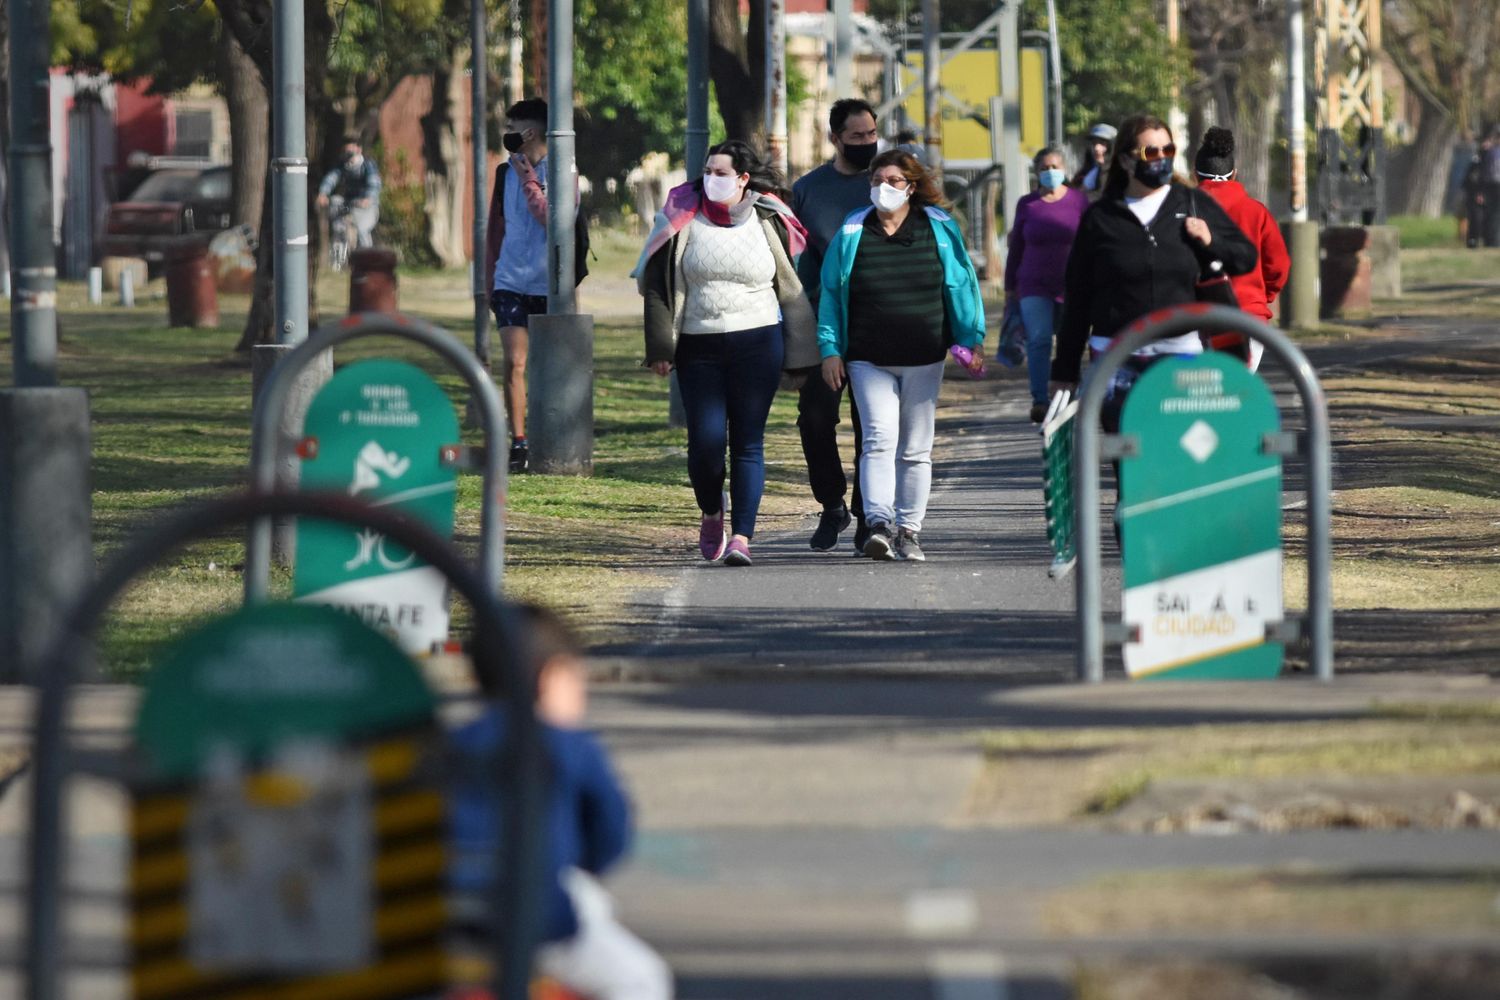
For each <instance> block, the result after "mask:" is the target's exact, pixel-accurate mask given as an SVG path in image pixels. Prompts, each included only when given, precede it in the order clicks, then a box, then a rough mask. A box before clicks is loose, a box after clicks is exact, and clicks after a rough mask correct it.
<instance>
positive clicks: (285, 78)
mask: <svg viewBox="0 0 1500 1000" xmlns="http://www.w3.org/2000/svg"><path fill="white" fill-rule="evenodd" d="M271 19H272V29H271V30H272V36H271V37H272V53H271V54H272V76H273V78H274V87H273V90H274V91H275V96H276V109H275V113H274V114H273V115H272V116H271V117H272V118H273V120H274V122H275V131H274V134H273V136H272V149H273V155H274V158H273V159H272V160H271V178H272V189H271V201H272V211H273V212H274V213H275V215H274V216H273V222H272V230H273V239H274V241H275V246H274V247H273V248H272V255H273V257H274V264H273V267H272V270H273V273H274V274H275V276H276V340H277V342H278V343H282V344H300V343H302V342H303V341H304V340H306V339H307V301H308V298H307V80H306V68H305V62H304V59H303V53H302V34H303V0H276V3H275V5H274V6H273V8H272V13H271Z"/></svg>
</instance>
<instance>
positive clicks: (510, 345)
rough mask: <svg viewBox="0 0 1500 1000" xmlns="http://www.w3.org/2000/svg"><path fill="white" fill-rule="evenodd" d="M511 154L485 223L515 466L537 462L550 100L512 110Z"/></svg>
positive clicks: (507, 138)
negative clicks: (530, 409) (530, 384)
mask: <svg viewBox="0 0 1500 1000" xmlns="http://www.w3.org/2000/svg"><path fill="white" fill-rule="evenodd" d="M500 141H501V143H502V144H503V145H504V146H505V149H506V152H508V153H509V154H510V159H509V160H507V161H506V162H505V163H502V164H500V166H499V167H497V168H496V169H495V183H494V185H493V189H492V191H491V192H490V214H489V221H488V223H487V225H486V227H485V244H486V245H485V273H486V274H488V275H490V276H491V278H490V280H491V286H490V287H491V291H490V309H491V310H492V311H493V312H494V314H495V324H496V326H498V327H499V329H500V348H501V350H502V351H503V353H504V357H505V360H504V381H503V384H502V386H501V394H502V395H503V396H504V398H505V413H506V416H507V417H508V418H509V420H510V434H511V443H510V471H511V472H525V471H526V470H527V468H528V466H529V464H530V448H529V446H528V445H527V442H526V353H527V348H528V345H529V340H528V332H527V321H528V320H529V319H530V317H532V316H535V315H538V314H545V313H546V311H547V288H548V280H547V279H548V272H547V102H546V101H544V100H541V99H540V98H530V99H527V100H524V101H517V102H516V103H515V104H513V105H511V107H510V109H509V110H507V111H506V112H505V133H504V135H502V136H501V137H500ZM573 254H574V275H573V277H574V280H575V281H582V280H583V278H584V275H586V274H587V273H588V268H587V266H586V260H587V256H588V229H587V225H586V223H585V221H584V216H583V213H582V212H579V213H578V222H577V224H576V225H575V227H574V250H573Z"/></svg>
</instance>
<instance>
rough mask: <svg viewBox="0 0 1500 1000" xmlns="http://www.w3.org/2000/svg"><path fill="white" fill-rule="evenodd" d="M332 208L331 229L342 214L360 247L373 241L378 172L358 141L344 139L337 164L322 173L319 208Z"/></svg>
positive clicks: (377, 199)
mask: <svg viewBox="0 0 1500 1000" xmlns="http://www.w3.org/2000/svg"><path fill="white" fill-rule="evenodd" d="M330 201H331V202H332V204H333V210H332V211H331V212H330V213H329V219H328V225H329V228H330V229H334V228H336V227H337V226H338V224H339V222H341V221H342V217H343V215H344V214H345V213H347V214H348V216H349V218H350V220H351V221H352V222H353V223H354V231H355V233H356V234H357V243H358V245H359V246H362V247H368V246H374V244H375V223H377V222H379V221H380V171H379V170H378V169H376V167H375V164H374V162H373V161H371V160H368V159H366V158H365V154H364V150H363V149H361V148H360V145H359V140H358V139H356V138H354V137H353V136H351V137H349V138H348V139H345V140H344V154H343V158H342V160H341V162H340V163H339V165H338V166H336V167H334V168H333V169H332V170H330V171H328V173H326V174H324V175H323V183H321V184H319V185H318V207H319V208H325V209H326V208H328V206H329V204H330Z"/></svg>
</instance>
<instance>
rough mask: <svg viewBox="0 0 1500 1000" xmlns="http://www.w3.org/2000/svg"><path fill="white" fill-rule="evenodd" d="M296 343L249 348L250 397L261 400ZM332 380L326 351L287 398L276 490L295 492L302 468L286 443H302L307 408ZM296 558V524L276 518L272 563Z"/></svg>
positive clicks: (329, 355) (280, 433)
mask: <svg viewBox="0 0 1500 1000" xmlns="http://www.w3.org/2000/svg"><path fill="white" fill-rule="evenodd" d="M295 346H296V345H294V344H256V345H255V346H254V347H253V348H251V349H250V396H251V399H255V400H258V399H260V387H261V386H262V385H264V384H265V382H266V379H267V378H269V377H270V375H271V370H272V369H273V368H275V367H276V365H277V363H278V362H279V361H280V360H281V359H282V357H283V356H285V355H286V354H289V353H291V351H292V349H293V347H295ZM331 378H333V352H332V351H324V352H323V353H322V354H320V355H318V357H317V359H316V360H314V361H313V362H312V363H311V364H309V365H308V366H307V367H306V368H304V369H302V372H301V374H300V375H298V377H297V381H296V383H295V384H294V385H293V386H292V390H291V392H290V393H288V395H287V400H286V409H285V410H284V411H283V412H282V414H281V421H280V425H279V427H278V428H277V437H278V438H280V440H281V441H282V442H283V445H282V446H281V449H280V454H279V456H278V458H277V462H276V489H277V490H278V491H281V492H294V491H295V490H296V489H297V482H298V480H299V479H300V477H301V470H302V465H301V463H300V461H299V460H298V458H297V455H296V453H295V452H293V451H292V448H291V447H290V446H289V445H288V444H286V443H285V442H293V443H295V442H296V441H299V440H301V437H302V421H303V419H304V418H305V417H306V416H307V407H308V405H309V404H310V403H311V402H312V400H313V397H314V396H316V395H317V394H318V390H319V389H321V388H323V386H324V384H325V383H327V381H328V380H329V379H331ZM296 555H297V524H296V522H295V520H293V519H292V518H277V519H276V524H275V527H274V528H273V530H272V532H271V560H272V562H274V563H275V564H276V565H278V566H290V565H292V563H293V561H294V560H295V559H296Z"/></svg>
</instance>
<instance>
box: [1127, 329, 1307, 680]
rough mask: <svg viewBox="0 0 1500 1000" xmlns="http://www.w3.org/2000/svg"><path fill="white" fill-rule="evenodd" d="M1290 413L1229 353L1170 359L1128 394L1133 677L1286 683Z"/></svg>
mask: <svg viewBox="0 0 1500 1000" xmlns="http://www.w3.org/2000/svg"><path fill="white" fill-rule="evenodd" d="M1280 426H1281V417H1280V414H1279V412H1278V411H1277V408H1276V401H1275V399H1274V398H1273V397H1272V396H1271V391H1270V389H1268V388H1267V387H1266V384H1265V382H1263V381H1262V380H1261V379H1260V377H1259V376H1257V375H1256V374H1255V373H1254V372H1252V371H1250V370H1249V369H1248V368H1246V367H1245V365H1244V364H1243V363H1242V362H1240V361H1238V360H1236V359H1234V358H1232V357H1230V356H1229V355H1227V354H1221V353H1207V354H1203V355H1199V356H1198V357H1195V358H1173V359H1169V360H1166V361H1161V362H1158V363H1157V364H1155V365H1153V366H1151V367H1150V368H1149V369H1147V370H1146V372H1145V373H1144V374H1143V375H1141V377H1140V379H1139V380H1138V381H1137V382H1136V383H1135V385H1134V387H1132V389H1131V391H1130V395H1129V396H1127V397H1126V400H1125V406H1124V409H1123V412H1122V413H1121V417H1120V432H1121V433H1122V434H1124V435H1129V436H1133V437H1134V438H1135V439H1136V440H1137V442H1138V444H1139V454H1138V455H1134V456H1132V457H1129V458H1126V459H1123V460H1122V461H1121V462H1120V500H1119V507H1118V511H1117V517H1118V518H1119V524H1120V532H1121V560H1122V562H1123V564H1124V588H1125V594H1124V600H1123V602H1122V607H1123V618H1124V622H1125V624H1126V626H1127V627H1130V628H1131V629H1133V630H1135V632H1136V634H1135V636H1134V639H1135V641H1132V642H1127V643H1126V644H1125V647H1124V660H1125V669H1126V672H1127V673H1129V674H1130V675H1131V676H1132V677H1161V678H1171V679H1188V678H1204V679H1207V678H1222V679H1257V678H1268V677H1275V676H1276V675H1277V674H1278V673H1279V672H1280V670H1281V663H1282V655H1283V649H1282V645H1281V643H1279V642H1269V641H1267V640H1266V626H1267V625H1268V624H1271V623H1275V622H1279V621H1280V620H1281V617H1282V587H1281V566H1282V560H1281V458H1280V456H1279V455H1276V454H1268V453H1267V450H1266V447H1265V441H1266V436H1267V435H1268V434H1274V433H1275V432H1277V431H1278V430H1279V429H1280Z"/></svg>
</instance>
